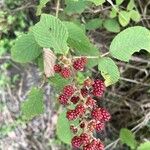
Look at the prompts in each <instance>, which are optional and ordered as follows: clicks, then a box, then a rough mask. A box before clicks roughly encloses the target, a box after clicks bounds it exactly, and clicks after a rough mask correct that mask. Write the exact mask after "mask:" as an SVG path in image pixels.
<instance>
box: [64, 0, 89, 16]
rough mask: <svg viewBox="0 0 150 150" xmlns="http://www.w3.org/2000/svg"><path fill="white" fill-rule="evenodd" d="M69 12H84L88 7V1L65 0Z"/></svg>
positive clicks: (66, 9)
mask: <svg viewBox="0 0 150 150" xmlns="http://www.w3.org/2000/svg"><path fill="white" fill-rule="evenodd" d="M65 3H66V8H65V11H66V12H67V14H69V15H71V14H74V13H79V14H80V13H82V12H83V11H84V10H85V8H86V2H85V1H84V0H78V1H75V0H65Z"/></svg>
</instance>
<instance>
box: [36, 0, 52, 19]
mask: <svg viewBox="0 0 150 150" xmlns="http://www.w3.org/2000/svg"><path fill="white" fill-rule="evenodd" d="M49 1H50V0H40V4H39V5H38V6H37V11H36V15H37V16H39V15H41V13H42V8H44V7H45V6H46V4H47V3H48V2H49Z"/></svg>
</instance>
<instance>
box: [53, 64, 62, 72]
mask: <svg viewBox="0 0 150 150" xmlns="http://www.w3.org/2000/svg"><path fill="white" fill-rule="evenodd" d="M54 71H55V72H56V73H60V72H61V65H59V64H55V65H54Z"/></svg>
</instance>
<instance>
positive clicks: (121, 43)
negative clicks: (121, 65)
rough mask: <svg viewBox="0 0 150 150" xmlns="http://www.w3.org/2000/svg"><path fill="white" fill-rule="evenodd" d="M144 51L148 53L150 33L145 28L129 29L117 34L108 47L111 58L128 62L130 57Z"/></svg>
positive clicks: (149, 50) (149, 49)
mask: <svg viewBox="0 0 150 150" xmlns="http://www.w3.org/2000/svg"><path fill="white" fill-rule="evenodd" d="M141 49H145V50H147V51H148V52H150V31H149V30H148V29H146V28H145V27H140V26H136V27H130V28H127V29H125V30H124V31H122V32H121V33H119V34H118V35H117V36H116V37H115V38H114V39H113V41H112V43H111V45H110V53H111V55H112V56H113V57H115V58H117V59H119V60H122V61H127V62H128V61H129V59H130V58H131V55H132V54H133V53H135V52H139V51H140V50H141Z"/></svg>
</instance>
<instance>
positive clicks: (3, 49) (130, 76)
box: [0, 0, 150, 150]
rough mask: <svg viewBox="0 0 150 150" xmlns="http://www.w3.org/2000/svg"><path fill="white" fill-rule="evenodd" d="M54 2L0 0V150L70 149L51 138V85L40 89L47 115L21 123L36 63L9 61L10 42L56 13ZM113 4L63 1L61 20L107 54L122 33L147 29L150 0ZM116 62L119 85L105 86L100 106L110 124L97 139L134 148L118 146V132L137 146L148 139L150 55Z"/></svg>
mask: <svg viewBox="0 0 150 150" xmlns="http://www.w3.org/2000/svg"><path fill="white" fill-rule="evenodd" d="M57 2H58V1H56V0H51V1H48V0H47V1H44V0H43V1H42V0H41V1H37V0H30V1H28V0H0V127H1V128H0V149H2V150H23V149H25V150H26V149H29V150H30V149H31V150H32V149H34V150H50V149H52V150H57V149H58V150H69V149H71V148H70V146H68V145H64V144H63V143H61V141H59V139H58V138H57V136H56V134H55V126H56V121H57V112H56V107H57V106H56V105H55V102H54V100H53V88H52V87H49V86H48V85H45V87H44V88H45V90H46V91H47V94H46V96H45V103H46V112H45V114H44V115H43V116H41V117H39V118H35V119H34V120H33V121H31V122H30V123H27V124H25V123H22V122H21V121H20V119H19V118H18V116H19V113H20V111H19V109H20V103H21V102H22V101H23V99H24V98H26V95H27V93H28V90H29V88H30V87H31V86H32V85H33V84H35V85H38V84H39V82H40V80H39V79H40V76H41V73H40V71H39V70H37V67H36V64H28V65H20V64H17V63H15V62H13V61H12V60H11V58H10V53H11V47H12V45H13V44H14V40H15V39H16V38H17V37H19V36H20V35H21V34H22V33H24V32H26V31H28V30H29V28H30V27H31V26H32V25H33V24H35V23H36V22H37V21H38V20H39V15H40V14H41V11H43V12H45V13H49V14H55V13H56V8H57V6H58V5H57ZM113 4H114V5H113V6H112V4H111V3H109V1H108V2H105V3H104V4H103V5H101V6H95V5H93V4H91V3H89V2H88V3H87V2H86V3H85V2H83V1H82V0H79V1H78V2H75V1H73V0H61V1H60V6H59V18H60V19H61V20H70V21H72V22H74V23H76V24H77V25H79V26H80V27H81V28H82V29H83V30H84V31H85V32H86V33H87V35H88V36H89V37H90V39H91V41H92V42H93V43H95V45H96V46H97V47H99V49H100V50H101V53H107V52H108V50H109V45H110V42H111V41H112V39H113V38H114V36H115V35H116V34H117V33H119V32H120V31H122V30H123V29H125V28H127V27H130V26H135V25H141V26H144V27H147V28H148V29H149V28H150V1H149V0H124V1H123V0H118V1H113ZM118 12H119V13H118ZM120 14H122V15H120ZM122 16H124V17H125V18H124V17H122ZM143 36H144V35H143ZM116 62H117V64H118V66H119V67H120V72H121V79H120V82H118V83H117V84H116V85H113V86H111V87H110V88H108V90H107V92H106V94H105V97H104V99H105V100H104V105H105V106H106V107H107V108H108V109H109V111H110V112H111V114H112V120H111V122H110V123H109V124H108V125H107V128H106V131H104V132H103V133H101V134H99V135H97V136H98V137H101V138H103V139H104V141H105V143H106V149H108V150H111V149H112V150H130V149H131V148H130V147H132V146H130V145H129V146H127V145H124V144H122V143H121V142H119V134H120V130H121V129H122V128H128V129H130V130H132V132H133V133H135V137H136V140H137V142H138V143H139V144H140V143H143V142H145V141H149V140H150V55H149V54H148V53H147V52H146V51H141V52H140V53H136V54H134V57H132V59H131V61H130V62H129V63H123V62H118V61H116ZM95 69H96V70H97V68H95ZM33 77H34V78H33ZM131 145H132V144H131ZM143 150H150V148H147V149H143Z"/></svg>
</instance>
